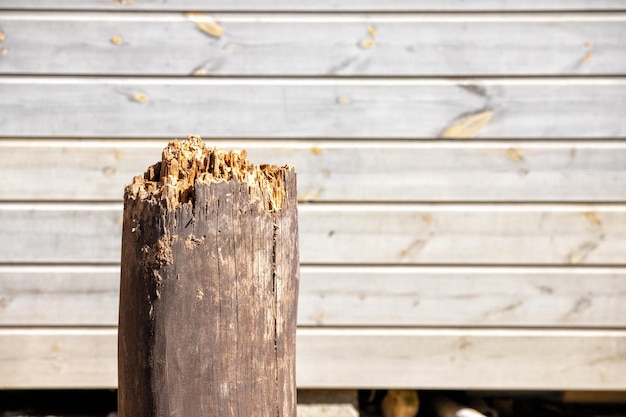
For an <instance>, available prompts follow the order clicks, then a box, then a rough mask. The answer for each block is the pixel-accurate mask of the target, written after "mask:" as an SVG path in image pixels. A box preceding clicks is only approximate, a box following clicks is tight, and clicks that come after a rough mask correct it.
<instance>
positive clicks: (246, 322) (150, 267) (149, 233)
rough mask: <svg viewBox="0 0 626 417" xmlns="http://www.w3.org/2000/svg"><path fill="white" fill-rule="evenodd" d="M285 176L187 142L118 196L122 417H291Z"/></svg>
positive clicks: (292, 239) (290, 210)
mask: <svg viewBox="0 0 626 417" xmlns="http://www.w3.org/2000/svg"><path fill="white" fill-rule="evenodd" d="M298 254H299V252H298V229H297V207H296V175H295V171H294V169H293V167H290V166H285V167H276V166H270V165H261V166H259V167H257V166H253V165H252V164H251V163H250V162H248V160H247V159H246V154H245V151H242V152H234V151H230V152H225V151H221V150H217V149H210V148H207V147H206V146H205V145H204V143H203V142H202V140H201V139H200V138H199V137H196V136H190V137H188V138H187V141H185V142H184V143H182V144H181V143H178V142H176V141H174V142H171V143H170V144H169V145H168V146H167V147H166V148H165V150H164V151H163V158H162V161H161V162H159V163H157V164H155V165H153V166H151V167H150V168H149V169H148V171H147V172H146V173H145V174H144V175H143V176H138V177H135V178H134V180H133V183H132V184H130V185H128V186H127V187H126V192H125V196H124V224H123V233H122V269H121V294H120V315H119V338H118V373H119V377H118V378H119V394H118V396H119V398H118V400H119V405H118V406H119V415H120V416H121V417H148V416H159V417H160V416H184V417H194V416H198V417H200V416H202V417H207V416H215V417H229V416H255V415H256V416H282V417H291V416H295V415H296V387H295V334H296V304H297V293H298V281H299V258H298Z"/></svg>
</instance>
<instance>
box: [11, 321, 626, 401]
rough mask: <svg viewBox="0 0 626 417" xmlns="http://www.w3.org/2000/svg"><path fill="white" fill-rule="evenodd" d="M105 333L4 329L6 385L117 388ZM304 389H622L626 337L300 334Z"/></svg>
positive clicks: (599, 333) (110, 334)
mask: <svg viewBox="0 0 626 417" xmlns="http://www.w3.org/2000/svg"><path fill="white" fill-rule="evenodd" d="M116 339H117V334H116V330H115V328H109V329H64V328H59V329H37V328H33V329H0V388H2V389H8V388H11V389H16V388H114V387H116V385H117V377H116V374H117V355H116ZM296 352H297V358H296V361H297V363H296V368H297V369H298V372H297V377H296V378H297V385H298V387H299V388H408V387H410V388H429V389H436V388H441V389H496V390H505V389H510V390H514V389H515V390H527V389H532V390H565V389H568V390H580V389H592V390H626V382H625V381H624V378H623V376H624V374H625V373H626V331H624V330H584V331H582V330H578V331H572V330H549V331H547V330H471V329H459V330H452V329H433V330H426V329H298V336H297V349H296Z"/></svg>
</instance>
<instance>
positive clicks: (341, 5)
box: [0, 0, 626, 12]
mask: <svg viewBox="0 0 626 417" xmlns="http://www.w3.org/2000/svg"><path fill="white" fill-rule="evenodd" d="M0 7H1V8H8V9H65V10H115V11H118V10H150V11H159V10H192V11H200V10H206V11H226V10H228V11H251V10H254V11H283V12H284V11H405V12H406V11H432V10H435V11H492V10H498V11H519V10H536V11H543V10H624V9H626V2H625V1H624V0H593V1H589V0H543V1H541V2H538V1H533V0H473V1H471V2H468V1H465V0H422V1H411V0H386V1H377V0H343V1H337V0H316V1H315V2H308V1H300V2H294V1H292V0H255V1H253V0H212V1H210V2H207V1H204V0H139V1H137V0H116V1H113V0H80V1H76V0H52V1H50V0H48V1H46V2H45V3H42V2H41V1H39V0H0Z"/></svg>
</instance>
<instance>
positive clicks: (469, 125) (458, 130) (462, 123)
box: [442, 110, 493, 139]
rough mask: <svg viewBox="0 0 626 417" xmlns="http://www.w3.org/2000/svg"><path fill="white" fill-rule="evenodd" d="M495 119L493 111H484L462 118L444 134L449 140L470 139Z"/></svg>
mask: <svg viewBox="0 0 626 417" xmlns="http://www.w3.org/2000/svg"><path fill="white" fill-rule="evenodd" d="M492 117H493V111H492V110H484V111H481V112H478V113H474V114H470V115H469V116H465V117H461V118H460V119H458V120H456V121H455V122H454V123H452V125H450V126H448V128H447V129H446V130H444V132H443V135H442V136H443V137H444V138H449V139H469V138H473V137H474V136H476V135H477V134H478V132H480V131H481V130H482V129H483V128H484V127H485V126H487V124H488V123H489V122H490V121H491V118H492Z"/></svg>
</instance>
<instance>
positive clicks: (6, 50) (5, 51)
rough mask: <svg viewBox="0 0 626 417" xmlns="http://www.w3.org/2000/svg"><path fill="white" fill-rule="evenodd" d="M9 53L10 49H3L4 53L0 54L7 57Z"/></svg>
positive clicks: (0, 52)
mask: <svg viewBox="0 0 626 417" xmlns="http://www.w3.org/2000/svg"><path fill="white" fill-rule="evenodd" d="M8 53H9V48H2V51H0V54H2V55H6V54H8Z"/></svg>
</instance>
